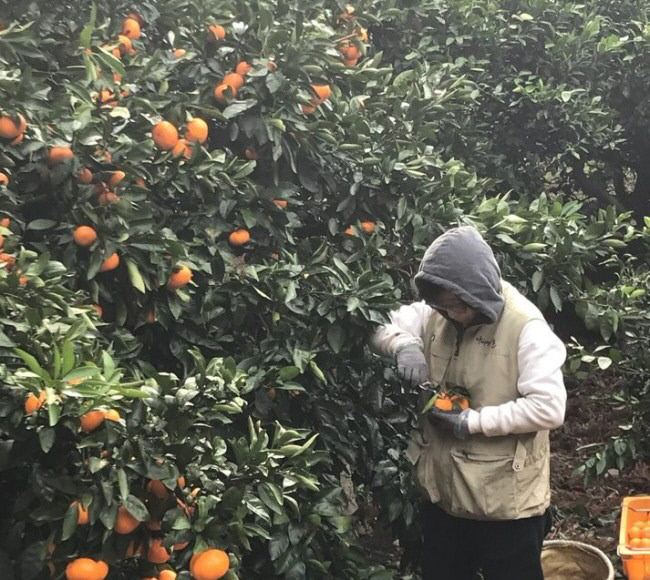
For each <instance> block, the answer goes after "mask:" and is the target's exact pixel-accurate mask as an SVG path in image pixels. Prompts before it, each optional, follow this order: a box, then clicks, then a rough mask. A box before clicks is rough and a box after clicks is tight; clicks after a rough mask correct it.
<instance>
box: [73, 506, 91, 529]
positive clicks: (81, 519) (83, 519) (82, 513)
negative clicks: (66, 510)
mask: <svg viewBox="0 0 650 580" xmlns="http://www.w3.org/2000/svg"><path fill="white" fill-rule="evenodd" d="M70 505H71V506H75V507H76V508H77V525H79V526H85V525H86V524H87V523H88V521H89V516H88V508H87V507H84V506H83V504H82V503H81V502H80V501H73V502H72V503H71V504H70Z"/></svg>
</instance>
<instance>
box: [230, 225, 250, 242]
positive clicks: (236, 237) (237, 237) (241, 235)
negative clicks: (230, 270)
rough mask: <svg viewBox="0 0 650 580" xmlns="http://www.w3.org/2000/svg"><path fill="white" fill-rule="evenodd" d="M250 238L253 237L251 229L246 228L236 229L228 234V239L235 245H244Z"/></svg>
mask: <svg viewBox="0 0 650 580" xmlns="http://www.w3.org/2000/svg"><path fill="white" fill-rule="evenodd" d="M250 239H251V235H250V233H249V231H248V230H247V229H245V228H240V229H238V230H235V231H234V232H232V233H231V234H230V235H229V236H228V241H229V242H230V243H231V244H232V245H233V246H243V245H244V244H246V243H248V242H249V241H250Z"/></svg>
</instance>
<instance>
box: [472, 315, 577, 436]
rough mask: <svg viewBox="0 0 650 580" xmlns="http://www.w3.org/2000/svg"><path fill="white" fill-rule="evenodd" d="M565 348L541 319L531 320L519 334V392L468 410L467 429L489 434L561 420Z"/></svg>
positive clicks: (525, 430)
mask: <svg viewBox="0 0 650 580" xmlns="http://www.w3.org/2000/svg"><path fill="white" fill-rule="evenodd" d="M565 359H566V348H565V346H564V344H563V343H562V341H561V340H560V339H559V338H558V337H557V336H556V335H555V333H554V332H553V331H552V330H551V328H550V327H549V326H548V324H547V323H546V322H545V321H544V320H531V321H529V322H528V323H527V324H526V325H525V326H524V328H523V330H522V332H521V335H520V337H519V347H518V351H517V360H518V363H519V380H518V382H517V390H518V391H519V394H520V395H521V396H520V397H519V398H517V399H516V400H515V401H509V402H507V403H504V404H502V405H496V406H492V407H483V408H482V409H480V410H478V411H474V410H473V411H471V412H470V414H469V417H468V427H469V430H470V433H483V434H484V435H487V436H488V437H493V436H496V435H509V434H516V433H532V432H534V431H543V430H547V429H555V428H557V427H559V426H560V425H562V423H564V412H565V409H566V389H565V387H564V379H563V377H562V365H563V364H564V361H565Z"/></svg>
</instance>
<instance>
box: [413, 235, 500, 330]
mask: <svg viewBox="0 0 650 580" xmlns="http://www.w3.org/2000/svg"><path fill="white" fill-rule="evenodd" d="M414 282H415V285H416V287H417V289H418V291H419V292H420V294H421V295H426V286H427V285H434V286H437V287H441V288H445V289H447V290H449V291H451V292H452V293H453V294H454V295H456V296H457V297H458V298H460V299H461V300H462V301H463V302H465V303H466V304H468V305H469V306H470V307H471V308H473V309H474V310H477V311H478V312H480V313H481V314H482V315H483V316H484V317H485V318H486V319H487V320H486V322H489V323H493V322H494V321H495V320H496V319H497V318H498V316H499V314H500V313H501V310H502V309H503V304H504V299H503V295H502V293H501V270H500V269H499V265H498V264H497V261H496V259H495V257H494V253H493V252H492V249H491V248H490V246H488V245H487V243H486V242H485V240H484V239H483V238H482V237H481V234H479V233H478V231H477V230H476V229H474V228H473V227H470V226H462V227H459V228H454V229H451V230H448V231H447V232H445V233H444V234H442V235H441V236H440V237H438V238H437V239H436V240H435V241H434V242H433V243H432V244H431V245H430V246H429V248H428V249H427V251H426V252H425V254H424V257H423V258H422V262H421V263H420V268H419V270H418V273H417V274H416V275H415V280H414Z"/></svg>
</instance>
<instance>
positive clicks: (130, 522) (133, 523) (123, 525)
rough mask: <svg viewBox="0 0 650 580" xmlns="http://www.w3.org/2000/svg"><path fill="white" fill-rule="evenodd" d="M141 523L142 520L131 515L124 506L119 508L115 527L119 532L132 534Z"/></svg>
mask: <svg viewBox="0 0 650 580" xmlns="http://www.w3.org/2000/svg"><path fill="white" fill-rule="evenodd" d="M139 525H140V522H139V521H138V520H137V519H136V518H134V517H133V516H132V515H131V512H130V511H129V510H127V509H126V508H125V507H124V506H122V505H121V506H120V507H119V508H117V518H116V519H115V525H114V526H113V529H114V530H115V532H116V533H118V534H130V533H131V532H132V531H133V530H135V529H136V528H137V527H138V526H139Z"/></svg>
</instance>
